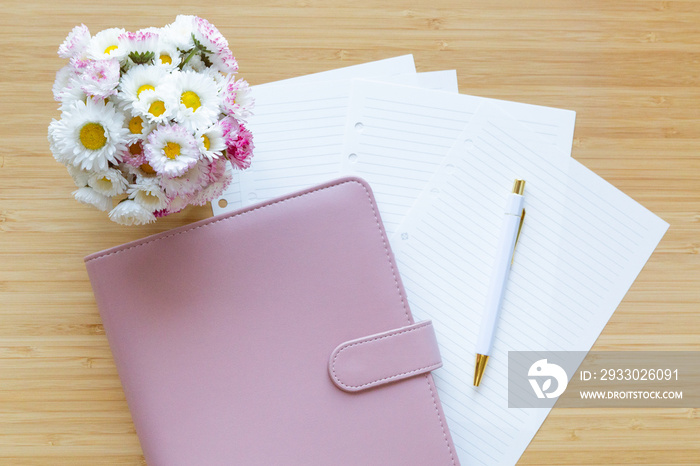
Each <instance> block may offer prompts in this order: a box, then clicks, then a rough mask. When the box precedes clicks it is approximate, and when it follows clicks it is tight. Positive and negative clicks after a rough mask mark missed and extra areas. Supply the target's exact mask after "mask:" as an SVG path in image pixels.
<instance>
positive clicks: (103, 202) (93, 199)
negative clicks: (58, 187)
mask: <svg viewBox="0 0 700 466" xmlns="http://www.w3.org/2000/svg"><path fill="white" fill-rule="evenodd" d="M73 197H75V200H76V201H78V202H82V203H83V204H87V205H91V206H94V207H97V208H98V209H99V210H101V211H103V212H105V211H107V210H109V209H111V208H112V198H111V197H107V196H105V195H103V194H100V193H98V192H97V191H95V190H94V189H92V188H88V187H87V186H85V187H82V188H80V189H78V190H77V191H73Z"/></svg>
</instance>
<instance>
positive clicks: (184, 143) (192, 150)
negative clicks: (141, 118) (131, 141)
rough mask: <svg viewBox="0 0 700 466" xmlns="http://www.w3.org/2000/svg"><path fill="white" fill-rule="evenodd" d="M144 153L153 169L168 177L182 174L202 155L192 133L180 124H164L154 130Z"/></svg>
mask: <svg viewBox="0 0 700 466" xmlns="http://www.w3.org/2000/svg"><path fill="white" fill-rule="evenodd" d="M144 153H145V154H146V160H148V164H149V165H150V166H151V167H152V168H153V170H155V171H156V173H158V174H160V175H163V176H166V177H168V178H173V177H176V176H180V175H182V174H183V173H185V172H186V171H187V170H189V169H190V168H191V167H192V166H193V165H194V164H196V163H197V161H198V160H199V159H200V157H201V154H200V153H199V150H197V144H196V143H195V141H194V137H193V136H192V133H190V132H189V131H187V129H185V128H184V127H182V126H179V125H163V126H159V127H157V128H156V129H155V130H153V131H152V132H151V134H149V135H148V139H147V142H146V145H145V146H144Z"/></svg>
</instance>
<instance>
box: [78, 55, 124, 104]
mask: <svg viewBox="0 0 700 466" xmlns="http://www.w3.org/2000/svg"><path fill="white" fill-rule="evenodd" d="M119 77H120V72H119V60H94V61H90V62H89V63H88V64H87V66H86V67H85V68H84V69H83V71H82V73H80V75H79V77H78V82H79V85H80V88H81V89H82V90H83V92H85V93H86V94H87V95H89V96H92V97H95V98H97V99H106V98H107V97H109V96H110V95H115V94H116V93H117V86H118V85H119Z"/></svg>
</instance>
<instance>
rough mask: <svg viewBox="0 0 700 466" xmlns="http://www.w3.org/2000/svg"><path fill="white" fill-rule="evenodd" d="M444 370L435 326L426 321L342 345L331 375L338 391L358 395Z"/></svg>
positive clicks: (332, 360)
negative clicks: (356, 393)
mask: <svg viewBox="0 0 700 466" xmlns="http://www.w3.org/2000/svg"><path fill="white" fill-rule="evenodd" d="M441 366H442V358H441V357H440V351H439V350H438V344H437V339H436V338H435V330H434V328H433V323H432V322H431V321H429V320H427V321H423V322H419V323H417V324H413V325H409V326H407V327H402V328H399V329H395V330H390V331H388V332H383V333H378V334H375V335H370V336H367V337H364V338H358V339H356V340H350V341H347V342H345V343H343V344H341V345H339V346H338V347H337V348H336V349H335V350H334V351H333V353H331V357H330V360H329V362H328V371H329V374H330V376H331V380H333V383H335V385H336V386H337V387H338V388H340V389H341V390H344V391H347V392H358V391H361V390H366V389H368V388H372V387H376V386H378V385H383V384H387V383H390V382H395V381H397V380H402V379H406V378H408V377H415V376H416V375H420V374H425V373H426V372H430V371H432V370H433V369H437V368H438V367H441Z"/></svg>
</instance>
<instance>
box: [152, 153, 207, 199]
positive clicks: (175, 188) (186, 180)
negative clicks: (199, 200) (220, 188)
mask: <svg viewBox="0 0 700 466" xmlns="http://www.w3.org/2000/svg"><path fill="white" fill-rule="evenodd" d="M207 183H209V166H208V163H206V161H205V160H200V161H199V162H197V163H196V164H195V165H194V166H193V167H192V168H190V169H189V170H187V171H186V172H185V173H183V174H182V175H180V176H176V177H173V178H167V177H163V178H162V179H161V183H160V184H161V186H162V187H163V189H164V190H165V193H166V194H167V195H168V196H170V197H176V196H180V197H187V196H191V195H193V194H194V193H196V192H198V191H200V190H201V189H202V188H204V187H205V186H206V185H207Z"/></svg>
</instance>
